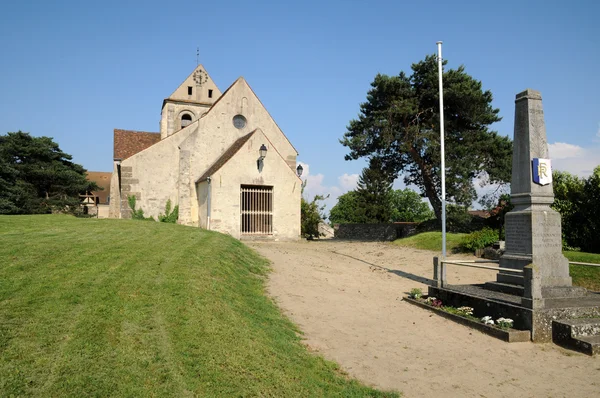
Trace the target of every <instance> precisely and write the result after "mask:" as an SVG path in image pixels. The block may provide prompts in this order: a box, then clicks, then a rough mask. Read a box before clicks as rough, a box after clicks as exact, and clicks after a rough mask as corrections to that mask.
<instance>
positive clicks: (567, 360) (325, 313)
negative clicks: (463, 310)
mask: <svg viewBox="0 0 600 398" xmlns="http://www.w3.org/2000/svg"><path fill="white" fill-rule="evenodd" d="M251 246H252V247H253V248H255V249H256V250H257V251H258V252H260V253H261V254H262V255H264V256H265V257H267V258H269V259H270V260H271V261H272V262H273V269H274V270H273V273H272V274H271V276H270V279H269V292H270V294H271V295H272V297H274V299H275V300H276V302H277V303H278V305H279V306H280V307H281V308H282V309H283V311H284V313H286V314H287V315H288V316H289V317H290V318H291V319H292V320H293V321H294V322H295V323H296V324H298V325H299V326H300V328H301V329H302V330H303V331H304V333H305V335H304V337H305V339H306V341H305V342H306V344H307V345H308V346H309V347H310V348H311V349H313V350H316V351H318V352H319V353H321V354H322V355H323V356H324V357H325V358H327V359H330V360H333V361H336V362H337V363H339V364H340V365H341V366H342V368H343V369H344V370H345V371H347V372H348V373H349V374H350V375H352V376H354V377H356V378H358V379H360V380H362V381H363V382H364V383H366V384H369V385H374V386H376V387H379V388H383V389H395V390H398V391H402V392H403V393H404V394H405V396H407V397H420V396H433V397H435V396H446V397H467V396H468V397H600V358H590V357H588V356H585V355H582V354H578V353H574V352H571V351H567V350H563V349H561V348H559V347H556V346H554V345H552V344H533V343H512V344H508V343H504V342H502V341H500V340H497V339H495V338H492V337H490V336H487V335H484V334H482V333H480V332H477V331H474V330H472V329H469V328H467V327H464V326H461V325H458V324H456V323H453V322H451V321H448V320H445V319H443V318H441V317H438V316H434V315H432V314H431V313H430V312H429V311H426V310H423V309H420V308H417V307H415V306H412V305H410V304H408V303H406V302H403V301H401V298H402V296H404V295H405V293H406V292H408V291H409V290H410V289H412V288H414V287H421V288H423V291H424V292H425V291H426V286H425V285H424V284H423V283H422V282H424V281H425V280H426V278H429V277H431V275H432V254H431V252H427V251H420V250H414V249H405V248H398V247H395V246H392V245H390V244H387V243H351V242H339V241H321V242H306V241H302V242H272V243H252V244H251ZM490 279H493V276H492V275H491V274H490V271H486V270H477V269H472V268H464V267H461V268H459V269H456V268H450V269H449V270H448V280H449V282H450V283H474V282H483V281H486V280H490Z"/></svg>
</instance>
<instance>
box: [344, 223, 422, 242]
mask: <svg viewBox="0 0 600 398" xmlns="http://www.w3.org/2000/svg"><path fill="white" fill-rule="evenodd" d="M417 225H418V223H412V222H403V223H389V224H335V225H334V231H335V238H336V239H347V240H362V241H393V240H396V239H400V238H405V237H407V236H411V235H414V234H415V233H416V229H417Z"/></svg>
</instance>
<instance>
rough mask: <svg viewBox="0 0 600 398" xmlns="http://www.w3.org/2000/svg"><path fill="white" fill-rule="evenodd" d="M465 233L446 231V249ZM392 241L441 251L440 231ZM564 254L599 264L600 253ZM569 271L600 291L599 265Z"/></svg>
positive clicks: (575, 278) (582, 283)
mask: <svg viewBox="0 0 600 398" xmlns="http://www.w3.org/2000/svg"><path fill="white" fill-rule="evenodd" d="M465 235H466V234H454V233H448V234H447V235H446V247H447V249H448V251H452V249H454V248H456V247H457V246H458V244H459V243H460V240H461V238H462V237H463V236H465ZM393 243H394V244H396V245H398V246H407V247H414V248H416V249H423V250H432V251H437V252H441V250H442V249H441V247H442V233H441V232H425V233H421V234H417V235H413V236H410V237H408V238H403V239H398V240H396V241H394V242H393ZM564 255H565V257H567V258H568V259H569V261H575V262H580V263H595V264H600V254H594V253H583V252H564ZM570 272H571V277H572V278H573V284H574V285H577V286H583V287H585V288H587V289H590V290H594V291H600V267H589V266H583V265H571V266H570Z"/></svg>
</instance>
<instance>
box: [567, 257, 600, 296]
mask: <svg viewBox="0 0 600 398" xmlns="http://www.w3.org/2000/svg"><path fill="white" fill-rule="evenodd" d="M563 254H564V255H565V257H566V258H568V259H569V261H575V262H578V263H593V264H600V254H596V253H584V252H563ZM569 271H570V272H571V278H573V284H574V285H577V286H583V287H585V288H586V289H589V290H593V291H596V292H600V267H590V266H585V265H573V264H571V265H570V266H569Z"/></svg>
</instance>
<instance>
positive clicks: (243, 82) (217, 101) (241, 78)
mask: <svg viewBox="0 0 600 398" xmlns="http://www.w3.org/2000/svg"><path fill="white" fill-rule="evenodd" d="M236 84H245V85H246V87H248V88H249V89H250V92H251V93H252V95H254V97H255V98H256V99H257V100H258V103H259V104H260V105H261V106H262V107H263V109H264V110H265V112H267V114H268V115H269V117H270V118H271V120H273V123H275V126H277V128H278V129H279V131H280V132H281V134H282V135H283V138H285V139H286V141H287V142H288V143H289V144H290V146H291V147H292V148H293V149H294V151H296V154H298V150H297V149H296V147H294V144H292V142H291V141H290V139H289V138H288V137H287V136H286V135H285V133H284V132H283V130H282V129H281V127H279V125H278V124H277V122H276V121H275V119H273V117H272V116H271V114H270V113H269V110H268V109H267V108H265V105H264V104H263V103H262V101H261V100H260V98H258V95H256V93H255V92H254V90H252V87H251V86H250V84H248V82H247V81H246V79H244V76H240V77H238V78H237V79H236V80H235V81H234V82H233V83H232V84H231V86H229V87H227V90H225V91H224V92H223V94H221V96H220V97H219V98H218V99H217V100H216V101H215V103H214V104H212V106H211V107H210V109H209V110H208V111H207V112H206V113H205V115H207V114H209V113H210V112H211V111H212V110H213V109H215V108H216V106H217V104H218V103H219V102H220V101H221V99H223V98H225V97H226V96H227V94H229V90H232V89H233V87H234V86H235V85H236ZM202 117H204V115H202Z"/></svg>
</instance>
